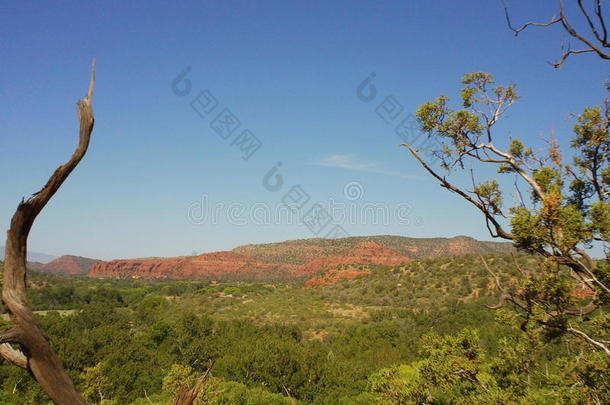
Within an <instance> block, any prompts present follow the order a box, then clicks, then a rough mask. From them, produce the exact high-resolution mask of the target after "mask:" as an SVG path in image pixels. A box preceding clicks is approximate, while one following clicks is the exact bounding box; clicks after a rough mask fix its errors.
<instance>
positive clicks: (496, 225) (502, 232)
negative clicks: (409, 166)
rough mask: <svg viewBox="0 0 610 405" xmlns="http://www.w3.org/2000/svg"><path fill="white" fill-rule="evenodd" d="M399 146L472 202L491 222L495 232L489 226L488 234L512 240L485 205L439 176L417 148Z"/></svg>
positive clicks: (450, 188)
mask: <svg viewBox="0 0 610 405" xmlns="http://www.w3.org/2000/svg"><path fill="white" fill-rule="evenodd" d="M401 146H404V147H406V148H407V149H409V151H410V152H411V154H412V155H413V156H414V157H415V158H416V159H417V160H418V161H419V163H420V164H421V165H422V166H423V167H424V169H426V170H427V171H428V173H430V174H431V175H432V176H433V177H435V178H436V179H437V180H438V181H439V182H440V183H441V186H442V187H444V188H446V189H448V190H450V191H452V192H454V193H456V194H459V195H461V196H462V197H463V198H464V199H466V201H468V202H470V203H471V204H473V205H474V206H475V207H477V208H478V209H479V210H480V211H481V212H482V213H483V215H485V219H486V220H487V221H488V222H489V223H491V224H492V225H493V227H494V229H495V233H494V232H492V230H491V228H490V229H489V231H490V234H491V236H492V237H494V238H498V237H499V238H503V239H508V240H513V239H514V236H513V235H512V234H510V233H508V232H506V231H505V230H504V229H503V228H502V226H501V225H500V223H499V222H498V221H497V220H496V218H495V217H494V216H493V215H492V213H490V212H489V211H488V210H487V209H486V207H485V206H484V205H483V204H481V203H480V202H479V201H476V200H475V199H474V198H472V197H471V196H469V195H468V194H467V193H466V192H465V191H463V190H461V189H459V188H457V187H455V186H454V185H453V184H451V183H449V182H448V181H447V179H445V178H444V177H442V176H440V175H439V174H437V173H436V172H435V171H434V170H433V169H432V168H431V167H430V166H429V165H428V164H427V163H426V162H425V161H424V159H422V157H421V156H420V155H419V153H418V152H417V150H415V149H414V148H413V147H412V146H411V145H409V144H407V143H403V144H401Z"/></svg>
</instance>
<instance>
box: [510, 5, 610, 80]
mask: <svg viewBox="0 0 610 405" xmlns="http://www.w3.org/2000/svg"><path fill="white" fill-rule="evenodd" d="M558 3H559V17H552V18H551V19H550V20H549V21H548V22H546V23H538V22H527V23H525V24H523V25H522V26H521V27H519V28H515V27H514V26H513V25H512V22H511V19H510V14H509V12H508V6H507V5H506V1H505V0H502V4H503V7H504V16H505V17H506V23H507V25H508V28H509V29H510V30H511V31H513V32H514V33H515V36H518V35H519V34H520V33H521V32H522V31H524V30H525V29H526V28H528V27H549V26H551V25H555V24H561V26H562V27H563V28H564V30H565V31H566V32H567V33H568V34H569V35H570V36H571V37H573V38H575V39H577V40H578V41H579V42H581V43H583V44H584V45H586V47H585V48H583V49H578V50H572V49H571V48H570V47H569V46H568V48H567V50H565V51H564V52H563V54H562V56H561V58H560V59H559V60H558V61H557V62H555V63H553V67H555V68H559V67H561V66H562V65H563V64H564V62H565V61H566V60H567V59H568V57H570V55H576V54H581V53H591V52H594V53H596V54H597V55H598V56H599V57H600V58H602V59H606V60H610V52H607V51H605V50H604V48H609V47H610V42H609V41H608V30H607V28H606V21H605V18H604V15H603V12H602V5H601V0H595V15H596V17H597V20H598V24H599V28H598V27H597V26H596V24H595V22H594V21H593V19H592V18H591V16H590V14H589V12H588V11H587V9H586V8H585V6H584V5H583V4H582V0H577V3H578V7H579V9H580V12H581V14H582V15H583V17H584V18H585V20H586V21H587V24H588V25H589V29H590V30H591V33H592V34H593V37H594V38H595V40H590V39H588V38H587V37H586V36H584V35H583V34H581V33H579V32H578V31H576V29H574V27H573V26H572V24H571V23H570V20H569V19H568V17H567V16H566V13H565V9H564V7H563V1H562V0H559V1H558ZM600 30H601V33H600ZM594 41H596V42H594Z"/></svg>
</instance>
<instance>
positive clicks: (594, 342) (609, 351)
mask: <svg viewBox="0 0 610 405" xmlns="http://www.w3.org/2000/svg"><path fill="white" fill-rule="evenodd" d="M567 331H568V332H570V333H572V334H574V335H576V336H580V337H581V338H583V339H585V340H586V341H587V342H589V343H591V344H592V345H594V346H597V347H599V348H600V349H602V350H603V351H604V352H605V353H606V354H607V355H608V356H610V349H609V348H608V346H606V345H605V344H603V343H601V342H599V341H597V340H595V339H593V338H592V337H590V336H589V335H587V334H586V333H585V332H583V331H581V330H578V329H574V328H573V327H571V326H568V328H567Z"/></svg>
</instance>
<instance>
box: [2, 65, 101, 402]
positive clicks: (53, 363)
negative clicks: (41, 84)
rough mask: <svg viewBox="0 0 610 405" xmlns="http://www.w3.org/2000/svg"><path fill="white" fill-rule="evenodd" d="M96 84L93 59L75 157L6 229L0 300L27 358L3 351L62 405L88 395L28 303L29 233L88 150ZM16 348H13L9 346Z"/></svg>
mask: <svg viewBox="0 0 610 405" xmlns="http://www.w3.org/2000/svg"><path fill="white" fill-rule="evenodd" d="M94 86H95V61H94V62H93V65H92V68H91V80H90V82H89V90H88V92H87V96H86V97H85V98H84V99H83V100H80V101H79V102H78V111H79V118H80V128H79V142H78V146H77V147H76V150H75V151H74V153H73V154H72V157H71V158H70V159H69V160H68V162H66V163H65V164H63V165H61V166H59V167H58V168H57V169H56V170H55V172H54V173H53V175H52V176H51V178H50V179H49V181H48V182H47V184H46V185H45V186H44V187H43V188H42V189H41V190H40V191H39V192H37V193H35V194H33V195H32V197H30V198H29V199H28V200H25V201H21V203H20V204H19V206H18V207H17V210H16V212H15V214H14V215H13V218H12V220H11V225H10V229H9V230H8V232H7V240H6V251H5V263H4V285H3V288H2V302H3V303H4V305H5V306H6V309H7V311H8V313H9V316H10V320H11V323H12V325H13V329H14V330H18V331H19V341H18V343H19V345H21V347H22V348H23V349H24V354H25V356H24V357H26V361H25V362H24V361H23V357H21V356H20V355H19V354H18V353H17V352H15V351H14V349H13V350H9V348H10V346H9V347H7V346H6V345H3V347H2V350H0V355H1V356H2V357H4V358H5V359H6V360H8V361H10V362H11V363H13V364H17V365H20V366H25V367H27V369H28V370H29V371H30V372H31V374H32V376H33V377H34V378H35V379H36V381H37V382H38V383H39V384H40V386H41V387H42V388H43V389H44V391H45V392H46V393H47V395H48V396H49V398H51V400H52V401H53V402H54V403H56V404H59V405H84V404H85V401H84V399H83V398H82V396H81V395H80V394H79V393H78V391H77V390H76V388H75V387H74V383H73V382H72V380H71V379H70V377H69V376H68V374H67V373H66V372H65V370H64V368H63V365H62V362H61V360H60V358H59V356H58V355H57V353H56V352H55V350H53V348H52V347H51V345H50V343H49V341H48V339H47V337H46V335H45V333H44V331H43V330H42V328H41V326H40V324H39V322H38V321H37V320H36V318H35V317H34V314H33V312H32V309H31V307H30V304H29V301H28V298H27V294H26V289H27V270H26V256H27V239H28V235H29V233H30V230H31V228H32V225H33V224H34V220H35V219H36V217H37V216H38V214H39V213H40V212H41V211H42V209H43V208H44V207H45V205H46V204H47V203H48V202H49V200H50V199H51V198H52V197H53V195H54V194H55V193H56V192H57V190H58V189H59V188H60V187H61V185H62V184H63V182H64V181H65V180H66V179H67V178H68V176H69V175H70V173H72V171H73V170H74V168H76V166H77V165H78V163H79V162H80V161H81V159H82V158H83V157H84V156H85V153H86V152H87V148H88V146H89V140H90V138H91V133H92V131H93V124H94V117H93V109H92V107H91V100H92V98H93V90H94ZM11 349H12V348H11Z"/></svg>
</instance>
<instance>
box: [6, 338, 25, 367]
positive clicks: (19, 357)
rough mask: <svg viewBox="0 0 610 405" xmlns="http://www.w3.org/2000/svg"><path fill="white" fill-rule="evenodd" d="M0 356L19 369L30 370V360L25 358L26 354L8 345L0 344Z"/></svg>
mask: <svg viewBox="0 0 610 405" xmlns="http://www.w3.org/2000/svg"><path fill="white" fill-rule="evenodd" d="M0 356H2V358H3V359H5V360H6V361H8V362H9V363H12V364H14V365H16V366H17V367H21V368H25V369H27V368H28V359H27V357H25V354H23V353H22V352H21V351H19V350H17V349H15V348H14V347H12V346H11V345H10V344H8V343H2V344H0Z"/></svg>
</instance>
